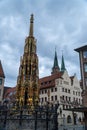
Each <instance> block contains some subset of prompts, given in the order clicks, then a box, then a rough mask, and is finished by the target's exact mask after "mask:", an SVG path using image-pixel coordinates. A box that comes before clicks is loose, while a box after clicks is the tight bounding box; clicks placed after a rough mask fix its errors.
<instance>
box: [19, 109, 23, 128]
mask: <svg viewBox="0 0 87 130" xmlns="http://www.w3.org/2000/svg"><path fill="white" fill-rule="evenodd" d="M22 113H23V110H20V119H19V125H20V126H21V125H22Z"/></svg>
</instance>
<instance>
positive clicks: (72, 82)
mask: <svg viewBox="0 0 87 130" xmlns="http://www.w3.org/2000/svg"><path fill="white" fill-rule="evenodd" d="M39 82H40V105H46V104H47V102H49V105H54V104H57V103H59V104H60V105H59V109H58V113H59V118H64V117H65V118H69V119H71V120H73V113H72V112H71V111H66V110H64V109H70V108H76V107H81V106H82V96H81V93H82V89H81V87H80V82H79V80H78V79H77V77H76V74H75V75H74V76H71V77H70V76H69V74H68V72H67V70H66V68H65V63H64V57H63V55H62V62H61V69H60V68H59V65H58V60H57V53H56V52H55V58H54V65H53V68H52V72H51V75H50V76H47V77H43V78H41V79H40V80H39ZM76 115H78V119H80V118H82V113H76ZM70 123H73V121H70Z"/></svg>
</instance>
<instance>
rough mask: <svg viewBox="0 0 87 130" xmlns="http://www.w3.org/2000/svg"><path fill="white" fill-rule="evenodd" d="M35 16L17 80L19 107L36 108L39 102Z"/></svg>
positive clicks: (26, 41)
mask: <svg viewBox="0 0 87 130" xmlns="http://www.w3.org/2000/svg"><path fill="white" fill-rule="evenodd" d="M33 21H34V18H33V14H32V15H31V18H30V30H29V36H28V37H27V38H26V39H25V45H24V54H23V56H22V57H21V58H20V67H19V75H18V78H17V99H16V100H17V106H19V107H23V106H33V107H34V106H35V105H37V103H38V100H39V84H38V83H39V76H38V75H39V74H38V56H37V54H36V39H35V38H34V35H33Z"/></svg>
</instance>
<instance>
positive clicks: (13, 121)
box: [0, 104, 58, 130]
mask: <svg viewBox="0 0 87 130" xmlns="http://www.w3.org/2000/svg"><path fill="white" fill-rule="evenodd" d="M57 109H58V105H57V104H56V105H55V106H54V107H53V106H52V107H49V106H48V105H47V106H45V107H42V106H41V107H40V106H37V107H36V108H35V109H33V110H31V109H25V108H21V109H19V110H10V109H7V108H6V109H4V110H2V109H1V110H0V130H3V129H4V130H58V122H57V119H58V113H57Z"/></svg>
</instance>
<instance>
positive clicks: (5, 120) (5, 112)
mask: <svg viewBox="0 0 87 130" xmlns="http://www.w3.org/2000/svg"><path fill="white" fill-rule="evenodd" d="M3 112H4V114H5V119H4V127H6V122H7V110H5V111H3Z"/></svg>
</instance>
